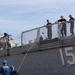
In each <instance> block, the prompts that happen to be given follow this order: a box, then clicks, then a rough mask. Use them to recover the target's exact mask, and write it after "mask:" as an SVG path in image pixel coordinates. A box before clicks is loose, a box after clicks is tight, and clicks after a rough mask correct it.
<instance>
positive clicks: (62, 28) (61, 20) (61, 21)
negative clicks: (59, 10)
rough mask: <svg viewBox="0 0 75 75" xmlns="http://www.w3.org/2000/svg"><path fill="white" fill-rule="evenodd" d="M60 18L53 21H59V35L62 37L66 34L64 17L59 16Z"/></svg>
mask: <svg viewBox="0 0 75 75" xmlns="http://www.w3.org/2000/svg"><path fill="white" fill-rule="evenodd" d="M60 18H61V19H59V20H57V21H56V22H55V23H59V22H60V23H61V35H62V37H64V36H66V35H67V34H66V19H65V18H64V17H63V16H61V17H60Z"/></svg>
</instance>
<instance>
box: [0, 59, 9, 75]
mask: <svg viewBox="0 0 75 75" xmlns="http://www.w3.org/2000/svg"><path fill="white" fill-rule="evenodd" d="M2 63H3V67H1V69H0V75H10V68H9V66H7V61H6V60H3V61H2Z"/></svg>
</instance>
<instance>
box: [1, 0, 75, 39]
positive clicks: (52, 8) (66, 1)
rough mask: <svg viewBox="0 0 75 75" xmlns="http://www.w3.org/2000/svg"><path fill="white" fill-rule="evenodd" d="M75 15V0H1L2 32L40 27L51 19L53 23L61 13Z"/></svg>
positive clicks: (10, 32)
mask: <svg viewBox="0 0 75 75" xmlns="http://www.w3.org/2000/svg"><path fill="white" fill-rule="evenodd" d="M69 14H72V15H73V17H75V0H0V33H2V34H3V32H7V33H8V34H12V35H13V37H14V39H17V38H18V36H20V35H21V32H23V31H26V30H29V29H33V28H36V27H40V26H43V25H45V24H46V20H47V19H49V20H50V21H51V22H52V23H53V22H55V21H56V20H58V19H59V18H60V16H61V15H64V17H65V18H66V19H67V20H69V18H68V15H69Z"/></svg>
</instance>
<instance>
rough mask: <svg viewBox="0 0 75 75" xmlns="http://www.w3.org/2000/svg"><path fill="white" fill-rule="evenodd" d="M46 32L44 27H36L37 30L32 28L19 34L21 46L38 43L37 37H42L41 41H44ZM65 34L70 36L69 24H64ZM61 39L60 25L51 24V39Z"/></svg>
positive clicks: (46, 36)
mask: <svg viewBox="0 0 75 75" xmlns="http://www.w3.org/2000/svg"><path fill="white" fill-rule="evenodd" d="M74 31H75V27H74ZM47 33H48V31H47V27H46V26H42V27H38V28H34V29H31V30H28V31H24V32H22V34H21V44H22V45H25V44H30V43H33V42H35V40H36V42H39V37H40V36H42V37H43V40H46V39H47V38H48V35H47ZM66 33H67V36H70V35H71V33H70V23H66ZM53 38H61V23H59V24H52V38H51V39H53Z"/></svg>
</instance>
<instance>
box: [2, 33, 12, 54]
mask: <svg viewBox="0 0 75 75" xmlns="http://www.w3.org/2000/svg"><path fill="white" fill-rule="evenodd" d="M3 38H4V40H5V44H4V50H7V55H10V52H9V49H10V48H11V45H10V43H9V35H8V34H7V33H6V32H4V36H3ZM5 55H6V51H5Z"/></svg>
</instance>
